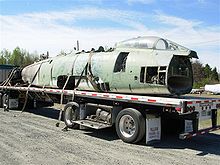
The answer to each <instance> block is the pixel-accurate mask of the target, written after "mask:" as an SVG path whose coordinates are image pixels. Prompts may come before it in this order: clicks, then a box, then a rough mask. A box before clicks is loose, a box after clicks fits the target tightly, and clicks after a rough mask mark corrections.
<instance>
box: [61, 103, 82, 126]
mask: <svg viewBox="0 0 220 165" xmlns="http://www.w3.org/2000/svg"><path fill="white" fill-rule="evenodd" d="M78 119H79V104H77V103H75V102H69V103H67V104H66V105H65V107H64V122H65V124H66V126H67V127H68V128H73V129H77V128H78V127H79V125H78V124H75V123H73V121H74V120H78Z"/></svg>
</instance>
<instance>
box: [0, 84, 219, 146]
mask: <svg viewBox="0 0 220 165" xmlns="http://www.w3.org/2000/svg"><path fill="white" fill-rule="evenodd" d="M0 96H1V97H0V106H2V107H3V108H4V110H8V109H18V108H20V109H22V111H23V110H24V107H26V106H27V105H28V104H29V105H32V106H34V107H38V106H42V105H43V106H45V105H51V104H53V103H60V104H65V106H64V109H61V110H60V116H59V120H60V119H61V114H62V113H63V117H64V122H65V124H66V128H85V127H90V128H94V129H103V128H107V127H112V126H114V125H115V128H116V132H117V134H118V136H119V137H120V138H121V139H122V140H123V141H124V142H128V143H137V142H139V141H140V140H142V139H143V137H144V136H145V135H146V143H150V142H153V141H155V140H156V141H157V140H160V139H161V129H162V130H168V131H172V132H173V131H176V132H177V133H178V134H179V138H180V139H187V138H191V137H194V136H197V135H201V134H204V133H208V132H210V131H215V130H218V129H220V125H217V110H218V109H220V99H219V98H218V99H216V98H201V97H191V96H167V95H166V96H146V95H135V94H133V95H131V94H119V93H117V94H116V93H104V92H92V91H78V90H64V89H52V88H40V87H30V86H24V87H21V86H0ZM203 120H211V127H210V128H205V129H199V123H200V122H201V121H203Z"/></svg>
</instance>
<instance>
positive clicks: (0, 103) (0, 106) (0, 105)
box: [0, 93, 3, 108]
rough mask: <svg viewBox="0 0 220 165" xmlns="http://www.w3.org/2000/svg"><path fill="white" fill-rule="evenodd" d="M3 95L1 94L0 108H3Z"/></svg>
mask: <svg viewBox="0 0 220 165" xmlns="http://www.w3.org/2000/svg"><path fill="white" fill-rule="evenodd" d="M2 107H3V106H2V93H0V108H2Z"/></svg>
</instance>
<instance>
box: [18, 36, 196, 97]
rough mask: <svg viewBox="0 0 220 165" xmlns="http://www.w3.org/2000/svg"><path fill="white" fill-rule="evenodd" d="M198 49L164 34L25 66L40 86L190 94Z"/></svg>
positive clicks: (26, 79) (29, 77) (28, 75)
mask: <svg viewBox="0 0 220 165" xmlns="http://www.w3.org/2000/svg"><path fill="white" fill-rule="evenodd" d="M191 58H198V57H197V54H196V52H195V51H192V50H189V49H187V48H185V47H183V46H180V45H178V44H176V43H174V42H172V41H169V40H166V39H162V38H159V37H138V38H133V39H130V40H126V41H123V42H119V43H117V44H116V46H115V48H114V49H112V50H110V51H105V52H95V51H91V52H88V53H85V52H75V53H71V54H68V55H60V56H56V57H53V58H49V59H46V60H43V61H39V62H37V63H34V64H32V65H29V66H27V67H25V68H24V69H23V71H22V79H23V81H24V82H28V83H29V84H30V83H31V84H32V85H35V86H45V87H52V88H64V87H65V88H66V89H76V90H90V91H100V92H115V93H135V94H175V95H181V94H186V93H189V92H190V91H191V89H192V85H193V73H192V66H191V62H190V59H191Z"/></svg>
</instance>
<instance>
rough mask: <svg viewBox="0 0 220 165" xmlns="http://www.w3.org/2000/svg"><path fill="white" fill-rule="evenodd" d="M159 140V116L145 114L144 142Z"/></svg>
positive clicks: (150, 142) (149, 142)
mask: <svg viewBox="0 0 220 165" xmlns="http://www.w3.org/2000/svg"><path fill="white" fill-rule="evenodd" d="M160 140H161V117H158V116H155V115H153V114H147V116H146V144H152V143H155V142H158V141H160Z"/></svg>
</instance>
